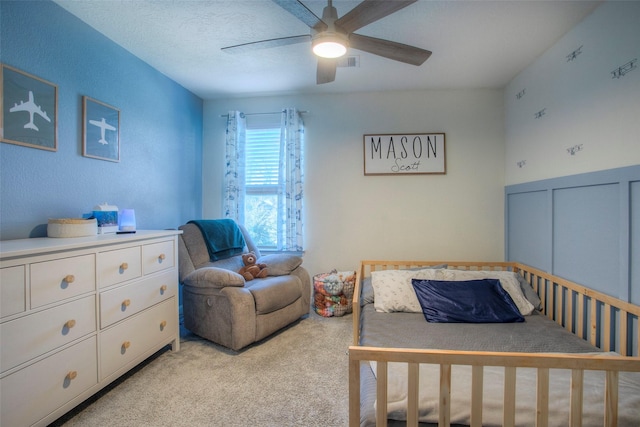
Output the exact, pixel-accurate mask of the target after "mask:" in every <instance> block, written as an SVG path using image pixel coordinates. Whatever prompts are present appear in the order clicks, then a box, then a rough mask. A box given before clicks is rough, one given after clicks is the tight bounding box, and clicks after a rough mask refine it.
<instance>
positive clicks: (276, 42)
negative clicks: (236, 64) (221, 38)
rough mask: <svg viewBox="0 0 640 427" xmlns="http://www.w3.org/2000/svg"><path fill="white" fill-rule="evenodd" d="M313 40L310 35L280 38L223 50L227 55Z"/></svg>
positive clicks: (238, 45) (228, 47)
mask: <svg viewBox="0 0 640 427" xmlns="http://www.w3.org/2000/svg"><path fill="white" fill-rule="evenodd" d="M309 40H311V36H310V35H309V34H303V35H301V36H291V37H280V38H277V39H269V40H261V41H259V42H250V43H243V44H237V45H235V46H227V47H223V48H222V50H223V51H225V52H227V53H244V52H249V51H253V50H258V49H268V48H271V47H280V46H287V45H290V44H296V43H307V42H309Z"/></svg>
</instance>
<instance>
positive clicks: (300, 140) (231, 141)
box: [223, 108, 304, 252]
mask: <svg viewBox="0 0 640 427" xmlns="http://www.w3.org/2000/svg"><path fill="white" fill-rule="evenodd" d="M245 142H246V119H245V115H244V114H243V113H241V112H239V111H229V114H228V119H227V131H226V171H225V179H224V202H223V208H224V215H225V217H227V218H233V219H235V220H236V221H238V222H239V223H241V224H244V196H245V179H246V177H245ZM303 146H304V122H303V121H302V117H301V114H300V112H299V111H297V110H296V109H295V108H287V109H285V110H283V112H282V116H281V129H280V162H279V165H280V172H279V175H280V176H279V192H280V194H279V197H278V199H279V200H280V203H279V206H278V215H277V217H278V221H279V222H280V226H279V227H278V233H279V236H278V250H280V251H295V252H302V251H303V250H304V242H303V233H302V229H303V218H302V215H303Z"/></svg>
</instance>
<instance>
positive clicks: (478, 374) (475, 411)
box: [470, 365, 484, 427]
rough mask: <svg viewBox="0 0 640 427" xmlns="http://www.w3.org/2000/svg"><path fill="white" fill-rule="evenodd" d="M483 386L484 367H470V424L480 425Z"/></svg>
mask: <svg viewBox="0 0 640 427" xmlns="http://www.w3.org/2000/svg"><path fill="white" fill-rule="evenodd" d="M483 387H484V369H483V367H482V366H477V365H474V366H472V367H471V423H470V424H471V426H470V427H481V426H482V392H483Z"/></svg>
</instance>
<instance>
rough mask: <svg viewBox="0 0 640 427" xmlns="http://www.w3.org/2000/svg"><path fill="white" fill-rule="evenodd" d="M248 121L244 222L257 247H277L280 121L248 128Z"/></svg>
mask: <svg viewBox="0 0 640 427" xmlns="http://www.w3.org/2000/svg"><path fill="white" fill-rule="evenodd" d="M278 118H279V116H278ZM250 123H251V120H247V132H246V142H245V144H246V145H245V150H244V152H245V187H244V191H245V196H244V226H245V227H246V228H247V231H249V234H251V236H252V237H253V239H254V241H255V243H256V245H258V247H259V248H260V249H278V247H279V246H280V245H279V244H278V236H279V235H281V233H279V232H278V225H279V223H280V221H278V206H279V205H280V203H281V201H280V123H278V126H277V127H276V128H264V129H251V128H250V127H249V126H250Z"/></svg>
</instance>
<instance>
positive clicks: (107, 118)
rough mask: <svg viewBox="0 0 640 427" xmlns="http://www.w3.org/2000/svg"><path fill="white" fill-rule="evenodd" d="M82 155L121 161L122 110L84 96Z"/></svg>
mask: <svg viewBox="0 0 640 427" xmlns="http://www.w3.org/2000/svg"><path fill="white" fill-rule="evenodd" d="M82 155H83V156H85V157H92V158H94V159H101V160H108V161H110V162H119V161H120V110H118V109H117V108H115V107H112V106H110V105H107V104H105V103H104V102H100V101H97V100H95V99H92V98H89V97H88V96H83V97H82Z"/></svg>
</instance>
